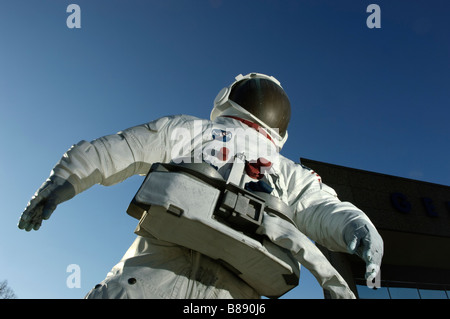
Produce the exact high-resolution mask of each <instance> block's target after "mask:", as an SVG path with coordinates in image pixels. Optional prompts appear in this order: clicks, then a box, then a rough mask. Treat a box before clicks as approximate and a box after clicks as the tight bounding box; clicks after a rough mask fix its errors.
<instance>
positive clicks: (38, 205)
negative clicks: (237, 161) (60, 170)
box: [17, 175, 75, 231]
mask: <svg viewBox="0 0 450 319" xmlns="http://www.w3.org/2000/svg"><path fill="white" fill-rule="evenodd" d="M74 196H75V188H74V187H73V185H72V184H71V183H69V182H68V181H67V180H65V179H63V178H61V177H58V176H55V175H52V176H50V177H49V178H48V179H47V180H46V181H45V182H44V184H42V186H41V187H40V188H39V189H38V190H37V192H36V193H35V194H34V196H33V197H32V198H31V200H30V201H29V203H28V206H27V208H26V209H25V211H24V212H23V213H22V216H21V217H20V220H19V224H18V225H17V226H18V227H19V228H20V229H25V230H26V231H30V230H32V229H34V230H38V229H39V228H40V227H41V224H42V220H43V219H44V220H47V219H49V218H50V216H51V215H52V213H53V211H54V210H55V209H56V206H57V205H59V204H61V203H62V202H64V201H67V200H69V199H71V198H72V197H74Z"/></svg>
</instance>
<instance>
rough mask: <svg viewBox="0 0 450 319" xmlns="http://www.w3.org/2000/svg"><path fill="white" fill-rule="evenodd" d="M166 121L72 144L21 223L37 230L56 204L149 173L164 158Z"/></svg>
mask: <svg viewBox="0 0 450 319" xmlns="http://www.w3.org/2000/svg"><path fill="white" fill-rule="evenodd" d="M166 122H167V119H165V118H162V119H160V120H157V121H154V122H151V123H148V124H145V125H139V126H136V127H132V128H129V129H127V130H124V131H122V132H119V133H117V134H113V135H108V136H104V137H101V138H98V139H96V140H94V141H92V142H86V141H81V142H79V143H78V144H76V145H74V146H72V147H71V148H70V149H69V150H68V151H67V152H66V153H65V154H64V155H63V157H62V158H61V159H60V161H59V162H58V163H57V164H56V166H55V167H54V168H53V170H52V171H51V173H50V176H49V178H48V179H47V180H46V181H45V182H44V183H43V184H42V186H41V187H40V188H39V189H38V190H37V192H36V193H35V195H34V196H33V197H32V198H31V200H30V202H29V203H28V205H27V207H26V209H25V211H24V212H23V213H22V216H21V218H20V220H19V224H18V227H19V228H20V229H24V230H26V231H30V230H32V229H34V230H38V229H39V228H40V226H41V224H42V220H46V219H48V218H50V216H51V214H52V213H53V211H54V210H55V209H56V207H57V205H59V204H61V203H62V202H65V201H67V200H69V199H71V198H72V197H74V196H75V195H77V194H79V193H81V192H82V191H84V190H86V189H88V188H90V187H91V186H93V185H95V184H101V185H106V186H108V185H113V184H116V183H119V182H121V181H123V180H125V179H126V178H128V177H130V176H132V175H136V174H146V173H147V172H148V170H149V168H150V166H151V164H152V163H153V162H156V161H161V160H164V157H165V148H164V147H162V145H163V143H164V136H161V135H163V134H161V132H162V131H164V130H163V129H162V127H163V126H164V124H165V123H166Z"/></svg>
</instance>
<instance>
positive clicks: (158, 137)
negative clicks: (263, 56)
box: [19, 73, 383, 299]
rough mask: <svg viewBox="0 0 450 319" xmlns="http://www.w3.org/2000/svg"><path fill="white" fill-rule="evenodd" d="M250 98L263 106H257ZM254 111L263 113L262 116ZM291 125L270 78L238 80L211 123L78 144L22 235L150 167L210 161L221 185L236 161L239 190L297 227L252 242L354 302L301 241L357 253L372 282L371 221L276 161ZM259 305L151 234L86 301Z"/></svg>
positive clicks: (177, 121)
mask: <svg viewBox="0 0 450 319" xmlns="http://www.w3.org/2000/svg"><path fill="white" fill-rule="evenodd" d="M249 92H250V93H249ZM251 92H253V93H251ZM261 92H264V94H261ZM252 94H253V96H252ZM255 94H256V95H258V94H259V96H262V97H261V98H262V99H264V101H263V102H260V103H255V99H256V98H255V96H254V95H255ZM280 100H281V101H282V102H279V101H280ZM249 101H251V103H252V106H248V105H249ZM274 101H275V102H274ZM264 103H265V104H264ZM270 103H271V104H270ZM277 103H278V104H277ZM269 104H270V105H269ZM255 105H256V106H255ZM258 108H262V111H260V113H258V110H257V109H258ZM280 118H281V120H280ZM289 118H290V105H289V101H288V100H287V96H286V95H285V93H284V91H283V89H282V87H281V85H280V84H279V82H278V81H277V80H276V79H274V78H273V77H268V76H265V75H262V74H255V73H251V74H248V75H246V76H242V75H240V76H238V77H237V78H236V81H235V82H234V83H233V84H232V85H230V86H229V87H227V88H225V89H223V90H222V91H220V93H219V94H218V96H217V98H216V100H215V107H214V109H213V111H212V114H211V120H202V119H199V118H195V117H192V116H187V115H179V116H168V117H163V118H160V119H157V120H155V121H153V122H150V123H147V124H144V125H139V126H135V127H132V128H129V129H126V130H124V131H121V132H119V133H117V134H114V135H108V136H104V137H101V138H98V139H96V140H94V141H92V142H86V141H81V142H79V143H78V144H76V145H74V146H73V147H72V148H71V149H70V150H69V151H68V152H67V153H66V154H64V156H63V157H62V158H61V160H60V161H59V162H58V164H57V165H56V166H55V167H54V168H53V170H52V172H51V175H50V177H49V179H48V180H47V181H46V182H45V183H44V184H43V185H42V186H41V188H40V189H39V190H38V191H37V192H36V194H35V196H33V198H32V199H31V200H30V202H29V204H28V206H27V208H26V209H25V211H24V213H23V214H22V216H21V219H20V221H19V228H21V229H25V230H27V231H29V230H31V229H34V230H38V229H39V228H40V226H41V223H42V220H43V219H44V220H45V219H48V218H49V217H50V215H51V214H52V212H53V211H54V209H55V208H56V206H57V205H58V204H60V203H61V202H64V201H67V200H69V199H70V198H72V197H73V196H75V195H76V194H79V193H81V192H82V191H84V190H86V189H88V188H89V187H91V186H93V185H94V184H102V185H112V184H116V183H119V182H121V181H123V180H125V179H126V178H128V177H130V176H133V175H136V174H140V175H146V174H147V173H148V172H149V170H150V167H151V165H152V164H153V163H169V162H172V163H180V162H186V161H187V162H189V161H191V162H206V163H209V164H211V166H212V167H214V168H215V169H216V170H217V172H219V173H220V175H221V176H224V177H227V176H228V174H230V163H233V161H235V160H236V156H240V155H241V156H243V157H244V158H245V160H244V163H245V174H243V176H242V179H241V186H242V187H243V186H244V185H248V184H249V183H253V185H254V186H255V187H258V188H263V189H264V190H263V191H265V192H266V193H270V194H271V195H273V196H275V197H277V198H279V199H281V200H282V201H283V202H284V203H286V204H288V205H289V206H290V207H291V208H292V209H293V211H294V215H293V217H292V219H293V222H294V223H291V224H289V225H287V224H283V225H281V224H280V225H281V226H279V222H278V221H279V220H280V219H279V218H278V217H274V216H272V215H271V216H269V215H265V217H264V223H263V224H261V226H260V227H259V228H258V233H259V234H261V235H266V236H267V237H268V238H269V239H270V240H271V241H272V242H273V243H274V244H276V245H278V246H280V247H283V249H286V251H289V252H290V253H291V254H292V256H293V257H294V258H295V260H296V262H298V263H301V264H302V265H303V266H305V267H307V268H308V269H309V270H310V271H311V272H312V273H313V275H314V276H315V277H316V278H317V280H318V281H319V283H320V284H321V285H322V286H323V287H324V289H327V290H328V291H329V292H330V293H331V294H332V295H333V296H334V297H335V298H354V295H353V293H352V292H351V290H350V289H349V288H348V286H347V284H346V283H345V281H344V280H343V279H342V277H341V276H340V275H339V274H338V273H337V272H336V270H335V269H334V268H333V267H332V266H331V265H330V264H329V262H328V261H327V260H326V258H325V257H324V256H323V255H322V254H321V253H320V251H318V249H317V248H316V247H315V245H314V244H312V243H311V242H310V241H309V240H308V239H307V238H306V236H308V237H309V238H311V239H312V240H313V241H315V242H317V243H320V244H321V245H323V246H325V247H327V248H328V249H330V250H333V251H340V252H349V253H356V254H358V255H359V256H360V257H361V258H363V260H365V262H366V264H367V275H368V276H369V277H370V276H372V277H374V276H375V275H376V273H377V271H378V270H379V267H380V264H381V258H382V254H383V242H382V239H381V237H380V236H379V234H378V232H377V231H376V229H375V227H374V226H373V224H372V223H371V222H370V220H369V218H368V217H367V216H366V215H365V214H364V213H363V212H362V211H361V210H359V209H358V208H356V207H355V206H354V205H352V204H350V203H347V202H341V201H340V200H339V199H338V198H337V195H336V193H335V192H334V190H332V189H331V188H330V187H328V186H327V185H325V184H324V183H322V181H321V179H320V177H319V176H318V175H317V174H316V173H315V172H313V171H312V170H310V169H308V168H306V167H304V166H302V165H300V164H296V163H294V162H292V161H291V160H289V159H287V158H285V157H283V156H282V155H280V154H279V152H278V151H279V149H280V148H281V147H282V146H283V144H284V142H285V141H286V139H287V124H288V122H289ZM274 127H275V128H278V130H275V129H273V128H274ZM293 224H295V225H296V227H292V225H293ZM165 227H166V226H165ZM167 232H168V233H170V225H167ZM305 235H306V236H305ZM206 244H207V243H206ZM261 280H264V278H261ZM260 296H261V293H260V292H259V291H258V289H256V288H255V287H252V286H251V285H250V284H248V283H247V282H246V281H244V280H242V279H241V278H240V277H239V276H237V275H236V273H234V272H233V271H232V270H231V269H230V267H226V265H224V264H223V263H222V262H220V261H218V260H215V259H214V258H211V257H209V256H206V255H205V254H202V253H200V252H198V251H196V250H194V249H191V248H188V247H183V246H181V245H179V244H175V243H171V242H170V241H167V240H161V239H158V238H156V237H155V236H153V235H151V234H147V235H146V236H140V235H138V236H137V238H136V240H135V242H134V243H133V244H132V246H131V247H130V248H129V249H128V251H127V252H126V253H125V255H124V256H123V258H122V259H121V260H120V262H119V263H118V264H117V265H116V266H114V267H113V269H112V270H111V271H110V272H109V273H108V274H107V277H106V279H105V280H104V281H102V282H101V283H100V284H98V285H97V286H95V287H94V288H93V289H92V290H91V291H90V292H89V293H88V295H87V296H86V297H87V298H246V299H248V298H259V297H260Z"/></svg>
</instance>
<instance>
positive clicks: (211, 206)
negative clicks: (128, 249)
mask: <svg viewBox="0 0 450 319" xmlns="http://www.w3.org/2000/svg"><path fill="white" fill-rule="evenodd" d="M243 165H244V164H243V163H234V164H233V166H232V168H231V171H230V173H229V176H228V178H227V180H225V179H224V178H223V177H222V176H221V175H220V174H219V173H218V172H217V170H216V169H214V168H213V167H212V166H211V165H209V164H207V163H204V162H203V163H190V164H189V163H181V164H172V163H156V164H153V165H152V167H151V169H150V172H149V173H148V174H147V176H146V178H145V180H144V182H143V183H142V185H141V187H140V188H139V190H138V192H137V193H136V195H135V197H134V198H133V200H132V202H131V203H130V205H129V207H128V209H127V213H128V214H129V215H131V216H133V217H134V218H136V219H139V223H138V226H137V227H136V230H135V233H136V234H138V235H140V236H144V237H145V236H146V235H148V234H151V235H152V236H154V237H156V238H158V239H160V240H164V241H167V242H171V243H175V244H178V245H180V246H184V247H187V248H189V249H192V250H195V251H198V252H200V253H202V254H204V255H206V256H208V257H210V258H213V259H215V260H218V261H219V262H221V263H223V264H224V265H225V266H226V267H227V268H228V269H230V270H231V271H233V272H234V273H235V274H236V275H238V276H239V277H240V278H241V279H242V280H244V281H245V282H247V283H248V284H249V285H250V286H251V287H253V288H254V289H255V290H256V291H257V292H258V293H259V294H261V295H262V296H266V297H269V298H278V297H280V296H281V295H283V294H284V293H286V292H287V291H289V290H291V289H292V288H294V287H296V286H297V285H298V282H299V277H300V266H299V263H298V261H297V260H296V259H294V257H293V256H292V254H291V252H290V251H288V250H287V249H284V248H282V247H280V246H277V245H275V244H274V243H272V242H271V241H270V240H269V239H268V238H267V237H266V236H262V235H258V234H257V232H256V230H257V229H258V227H259V226H260V225H261V223H262V220H263V218H264V214H267V213H270V214H272V215H277V216H278V217H279V218H283V219H285V220H287V221H289V222H291V223H293V224H294V222H293V221H292V217H293V213H292V211H291V210H290V208H289V207H288V206H287V205H286V204H285V203H284V202H282V201H281V200H279V199H278V198H276V197H274V196H271V195H269V194H267V193H263V192H251V191H248V190H246V189H244V188H241V187H239V186H238V185H239V181H240V180H241V178H242V175H243V170H244V167H243ZM294 225H295V224H294Z"/></svg>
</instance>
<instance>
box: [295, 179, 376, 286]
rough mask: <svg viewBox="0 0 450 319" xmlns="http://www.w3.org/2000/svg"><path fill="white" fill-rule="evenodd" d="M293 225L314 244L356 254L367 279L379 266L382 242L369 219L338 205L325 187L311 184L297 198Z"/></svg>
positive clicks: (333, 194) (359, 211)
mask: <svg viewBox="0 0 450 319" xmlns="http://www.w3.org/2000/svg"><path fill="white" fill-rule="evenodd" d="M295 203H296V206H297V212H298V213H297V215H296V222H297V225H298V226H299V229H300V230H301V231H302V232H303V233H304V234H306V235H307V236H308V237H310V238H311V239H312V240H313V241H315V242H317V243H319V244H321V245H323V246H324V247H326V248H328V249H330V250H333V251H339V252H347V253H351V254H356V255H358V256H359V257H360V258H361V259H363V261H364V262H365V263H366V279H373V278H374V277H375V276H376V275H377V273H378V271H379V269H380V265H381V260H382V256H383V240H382V238H381V236H380V235H379V233H378V231H377V230H376V228H375V226H374V225H373V224H372V222H371V221H370V219H369V218H368V217H367V215H366V214H364V212H362V211H361V210H360V209H359V208H357V207H355V206H354V205H353V204H351V203H349V202H341V201H340V200H339V199H338V197H337V195H336V192H335V191H334V190H333V189H332V188H330V187H328V186H327V185H325V184H322V183H319V182H316V181H312V182H310V183H309V184H308V187H306V188H305V189H304V190H303V192H302V195H301V196H298V197H297V198H296V201H295Z"/></svg>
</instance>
